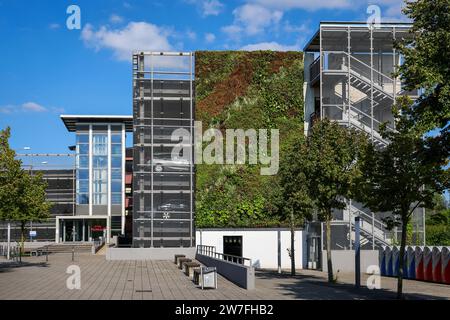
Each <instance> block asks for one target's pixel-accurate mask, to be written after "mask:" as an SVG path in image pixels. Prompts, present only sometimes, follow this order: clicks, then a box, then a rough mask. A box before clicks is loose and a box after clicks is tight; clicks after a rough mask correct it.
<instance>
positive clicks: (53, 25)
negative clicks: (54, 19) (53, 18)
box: [48, 23, 61, 30]
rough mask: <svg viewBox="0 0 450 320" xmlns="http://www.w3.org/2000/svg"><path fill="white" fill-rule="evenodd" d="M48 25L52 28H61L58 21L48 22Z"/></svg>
mask: <svg viewBox="0 0 450 320" xmlns="http://www.w3.org/2000/svg"><path fill="white" fill-rule="evenodd" d="M48 27H49V28H50V29H52V30H56V29H59V28H61V25H60V24H58V23H50V25H49V26H48Z"/></svg>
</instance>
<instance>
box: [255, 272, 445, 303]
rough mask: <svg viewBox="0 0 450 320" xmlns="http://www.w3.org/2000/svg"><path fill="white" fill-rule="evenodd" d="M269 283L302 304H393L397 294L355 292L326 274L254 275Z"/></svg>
mask: <svg viewBox="0 0 450 320" xmlns="http://www.w3.org/2000/svg"><path fill="white" fill-rule="evenodd" d="M258 280H263V281H264V280H265V281H270V283H271V285H272V288H273V289H279V290H280V291H281V294H282V295H286V296H290V297H291V298H293V299H304V300H395V299H396V292H395V291H392V290H388V289H383V288H381V289H374V290H371V289H369V288H367V287H365V286H361V287H360V288H356V287H355V286H354V285H353V284H350V283H341V282H339V281H338V282H337V283H329V282H328V281H327V279H326V274H324V275H321V274H320V273H318V274H317V275H314V274H302V273H301V272H299V273H298V274H297V275H295V276H291V275H290V273H286V272H285V273H282V274H279V273H277V272H276V271H267V270H258V271H256V281H257V284H256V286H258ZM404 299H405V300H443V299H445V298H443V297H440V296H434V295H430V294H421V293H405V294H404Z"/></svg>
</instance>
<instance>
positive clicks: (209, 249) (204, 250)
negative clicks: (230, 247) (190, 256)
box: [197, 245, 252, 267]
mask: <svg viewBox="0 0 450 320" xmlns="http://www.w3.org/2000/svg"><path fill="white" fill-rule="evenodd" d="M197 253H198V254H202V255H205V256H208V257H211V258H215V259H219V260H223V261H227V262H229V263H234V264H239V265H245V263H246V262H247V261H248V263H249V266H250V267H251V266H252V259H250V258H245V257H240V256H235V255H232V254H225V253H220V252H217V251H216V247H214V246H206V245H197ZM235 261H237V262H235Z"/></svg>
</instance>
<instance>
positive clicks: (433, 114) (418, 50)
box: [397, 0, 450, 155]
mask: <svg viewBox="0 0 450 320" xmlns="http://www.w3.org/2000/svg"><path fill="white" fill-rule="evenodd" d="M403 12H404V13H405V14H406V15H407V16H408V17H409V18H410V19H411V20H413V25H412V28H411V29H410V33H411V34H412V37H411V38H410V39H407V40H403V41H400V42H399V43H398V44H397V49H398V51H399V53H400V54H401V55H402V56H403V57H404V62H403V64H402V65H401V66H400V68H399V70H398V75H400V77H401V80H402V83H403V84H404V86H405V89H406V90H414V89H422V90H423V92H422V94H421V96H420V97H419V99H418V100H416V101H414V103H410V104H409V105H408V108H405V109H404V112H406V113H408V114H409V115H410V116H411V118H412V121H413V122H414V127H415V129H416V130H418V131H419V132H422V133H425V132H428V131H430V130H436V131H435V132H436V133H438V134H436V135H434V138H433V139H435V140H437V142H436V143H435V144H434V145H433V147H436V148H440V149H443V150H445V151H446V152H447V155H448V154H449V151H450V126H449V120H450V68H449V61H450V15H449V12H450V0H433V1H430V0H416V1H407V2H406V7H405V9H404V10H403Z"/></svg>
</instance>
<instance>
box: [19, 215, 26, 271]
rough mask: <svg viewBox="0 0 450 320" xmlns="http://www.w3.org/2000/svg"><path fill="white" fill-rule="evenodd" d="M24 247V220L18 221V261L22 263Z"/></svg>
mask: <svg viewBox="0 0 450 320" xmlns="http://www.w3.org/2000/svg"><path fill="white" fill-rule="evenodd" d="M24 247H25V222H23V221H21V222H20V250H19V261H20V262H21V263H22V254H23V252H24Z"/></svg>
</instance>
